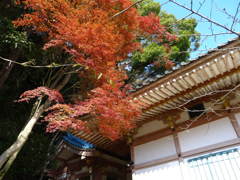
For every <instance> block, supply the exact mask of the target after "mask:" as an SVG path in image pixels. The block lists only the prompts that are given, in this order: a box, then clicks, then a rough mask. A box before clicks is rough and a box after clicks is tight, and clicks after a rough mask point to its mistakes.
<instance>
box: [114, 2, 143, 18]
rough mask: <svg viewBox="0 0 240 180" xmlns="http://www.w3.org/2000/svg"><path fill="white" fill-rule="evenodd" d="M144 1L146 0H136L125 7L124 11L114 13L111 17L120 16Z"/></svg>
mask: <svg viewBox="0 0 240 180" xmlns="http://www.w3.org/2000/svg"><path fill="white" fill-rule="evenodd" d="M142 1H144V0H139V1H137V2H135V3H133V4H132V5H131V6H129V7H127V8H126V9H123V10H122V11H120V12H118V13H116V14H114V15H113V16H112V17H111V18H115V17H117V16H119V15H120V14H123V13H124V12H126V11H127V10H129V9H130V8H132V7H134V6H136V5H137V4H139V3H140V2H142Z"/></svg>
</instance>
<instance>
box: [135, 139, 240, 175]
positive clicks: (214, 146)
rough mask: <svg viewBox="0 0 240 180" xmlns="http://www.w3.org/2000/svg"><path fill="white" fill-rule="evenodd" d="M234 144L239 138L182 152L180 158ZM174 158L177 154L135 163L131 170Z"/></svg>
mask: <svg viewBox="0 0 240 180" xmlns="http://www.w3.org/2000/svg"><path fill="white" fill-rule="evenodd" d="M236 145H240V139H239V138H236V139H233V140H229V141H225V142H222V143H217V144H214V145H210V146H206V147H203V148H199V149H195V150H191V151H187V152H183V153H182V155H181V156H182V158H188V157H193V156H199V155H202V154H206V153H210V152H213V151H217V150H221V149H224V148H227V147H232V146H236ZM176 160H179V157H178V156H177V155H174V156H169V157H166V158H161V159H156V160H152V161H148V162H146V163H141V164H136V165H134V168H133V171H134V170H138V169H143V168H148V167H151V166H157V165H161V164H164V163H168V162H171V161H176Z"/></svg>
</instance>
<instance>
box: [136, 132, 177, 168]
mask: <svg viewBox="0 0 240 180" xmlns="http://www.w3.org/2000/svg"><path fill="white" fill-rule="evenodd" d="M172 155H176V150H175V145H174V140H173V136H167V137H164V138H161V139H158V140H154V141H150V142H148V143H145V144H142V145H138V146H135V147H134V159H135V162H134V163H135V164H141V163H145V162H149V161H151V160H156V159H161V158H165V157H169V156H172Z"/></svg>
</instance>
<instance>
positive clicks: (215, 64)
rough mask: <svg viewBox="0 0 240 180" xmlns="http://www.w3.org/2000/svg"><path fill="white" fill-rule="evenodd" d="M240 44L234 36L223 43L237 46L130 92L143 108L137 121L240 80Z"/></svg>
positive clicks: (155, 117)
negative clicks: (233, 38) (226, 42)
mask: <svg viewBox="0 0 240 180" xmlns="http://www.w3.org/2000/svg"><path fill="white" fill-rule="evenodd" d="M239 45H240V41H239V40H235V41H233V42H232V43H230V44H228V45H225V46H224V47H222V48H223V49H231V48H232V49H234V50H225V51H216V52H212V53H210V54H209V55H206V56H204V57H201V58H199V59H198V60H195V61H193V62H192V63H190V64H189V65H186V66H184V67H182V68H181V69H179V70H177V71H175V72H173V73H171V74H169V75H166V76H165V77H163V78H161V79H159V80H158V81H156V82H154V83H152V84H151V85H149V86H146V87H144V88H142V89H140V90H139V91H137V92H135V93H133V94H131V96H132V97H133V98H134V100H135V101H138V102H140V105H139V106H140V107H141V108H142V110H143V113H142V114H141V116H140V117H138V118H137V121H138V123H139V124H143V123H144V122H148V121H149V120H155V119H158V118H159V115H160V114H162V113H164V112H167V111H171V110H175V109H176V107H179V106H181V105H182V104H184V103H186V102H188V101H191V100H193V99H194V98H196V97H201V96H203V95H205V94H208V93H210V92H213V91H216V90H221V89H226V88H228V87H230V86H234V85H237V84H239V83H240V49H239V48H237V47H239Z"/></svg>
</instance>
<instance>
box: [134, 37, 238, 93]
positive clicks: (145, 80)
mask: <svg viewBox="0 0 240 180" xmlns="http://www.w3.org/2000/svg"><path fill="white" fill-rule="evenodd" d="M237 40H239V38H234V39H231V40H229V41H227V42H225V43H224V44H221V45H219V46H218V47H216V48H214V49H210V50H209V51H208V52H206V53H204V54H201V55H200V56H198V57H197V58H193V59H190V60H187V61H185V62H181V63H178V64H176V65H175V66H173V68H172V69H171V70H166V71H164V72H161V73H159V72H150V73H145V74H143V75H141V76H140V77H139V78H138V79H137V80H136V81H134V82H133V83H132V85H133V89H132V90H131V91H130V92H136V91H138V90H140V89H142V88H143V87H145V86H147V85H149V84H151V83H153V82H156V81H158V80H159V79H161V78H163V77H165V76H166V75H169V74H172V73H174V72H175V71H177V70H179V69H182V68H183V67H184V66H187V65H189V64H191V63H193V62H195V61H198V60H200V59H202V58H203V57H205V56H208V55H209V54H211V53H213V52H216V51H219V50H221V49H222V48H224V46H226V45H228V44H230V43H233V42H234V41H237Z"/></svg>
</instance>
